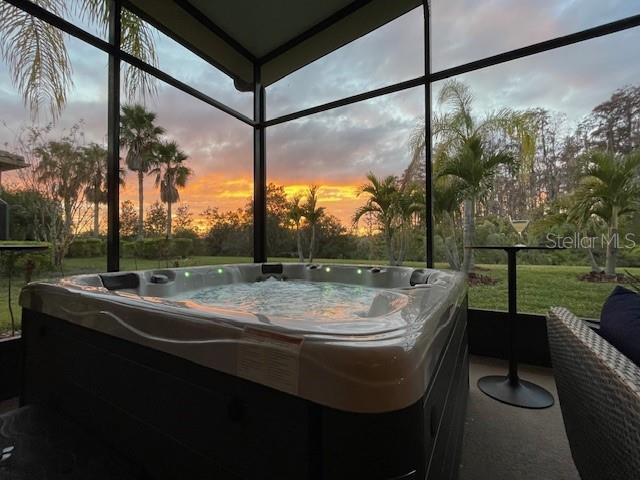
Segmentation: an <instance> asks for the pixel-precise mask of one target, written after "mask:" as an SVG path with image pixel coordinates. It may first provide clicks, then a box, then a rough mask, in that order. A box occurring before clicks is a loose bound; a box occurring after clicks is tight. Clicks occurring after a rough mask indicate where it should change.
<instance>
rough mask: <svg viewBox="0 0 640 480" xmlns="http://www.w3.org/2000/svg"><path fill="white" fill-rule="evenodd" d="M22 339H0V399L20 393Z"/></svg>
mask: <svg viewBox="0 0 640 480" xmlns="http://www.w3.org/2000/svg"><path fill="white" fill-rule="evenodd" d="M21 358H22V339H21V338H20V337H11V338H6V339H0V401H2V400H6V399H8V398H13V397H17V396H18V395H19V394H20V382H21V378H22V362H21Z"/></svg>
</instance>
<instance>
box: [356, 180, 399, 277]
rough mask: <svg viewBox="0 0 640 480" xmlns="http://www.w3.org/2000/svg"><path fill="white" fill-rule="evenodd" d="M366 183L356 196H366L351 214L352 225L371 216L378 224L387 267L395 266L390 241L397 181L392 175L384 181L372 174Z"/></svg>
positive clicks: (393, 227)
mask: <svg viewBox="0 0 640 480" xmlns="http://www.w3.org/2000/svg"><path fill="white" fill-rule="evenodd" d="M367 180H368V183H365V184H364V185H362V186H361V187H360V189H359V190H358V196H360V195H362V194H367V195H368V198H367V202H366V203H365V204H364V205H363V206H361V207H359V208H358V209H356V211H355V213H354V214H353V223H354V224H357V223H358V221H359V220H360V218H362V217H363V216H364V215H366V214H372V215H373V216H374V218H375V219H376V222H377V223H378V225H379V227H380V230H381V231H382V235H383V237H384V244H385V247H386V249H387V257H388V258H389V265H394V264H395V255H394V253H393V245H392V240H393V237H394V234H395V225H394V219H395V207H394V203H395V200H396V196H397V193H398V180H397V178H396V177H394V176H393V175H390V176H388V177H386V178H384V179H382V178H378V177H376V176H375V175H374V174H373V173H372V172H369V173H368V174H367Z"/></svg>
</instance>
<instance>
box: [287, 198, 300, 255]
mask: <svg viewBox="0 0 640 480" xmlns="http://www.w3.org/2000/svg"><path fill="white" fill-rule="evenodd" d="M301 200H302V197H301V196H300V195H294V197H293V198H292V199H291V201H290V202H289V205H288V206H289V211H288V213H287V216H288V218H289V221H290V222H292V223H293V224H294V225H295V227H296V245H297V248H298V261H299V262H304V253H303V251H302V231H301V229H300V227H301V224H302V219H303V218H304V210H303V209H302V205H300V201H301Z"/></svg>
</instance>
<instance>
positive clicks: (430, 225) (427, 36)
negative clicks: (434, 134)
mask: <svg viewBox="0 0 640 480" xmlns="http://www.w3.org/2000/svg"><path fill="white" fill-rule="evenodd" d="M422 6H423V9H424V76H425V83H424V130H425V132H424V158H425V199H426V205H425V215H424V216H425V236H426V242H425V249H426V252H425V255H426V261H427V268H433V263H434V251H433V236H434V231H433V229H434V222H433V163H432V162H433V159H432V143H431V79H430V77H431V11H430V10H429V1H428V0H424V1H423V2H422Z"/></svg>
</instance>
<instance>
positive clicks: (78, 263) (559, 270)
mask: <svg viewBox="0 0 640 480" xmlns="http://www.w3.org/2000/svg"><path fill="white" fill-rule="evenodd" d="M250 260H251V259H250V258H248V257H193V258H192V259H189V260H187V261H183V262H182V263H181V265H183V266H188V265H212V264H222V263H240V262H249V261H250ZM271 261H276V262H277V261H282V262H291V261H295V260H294V259H291V258H286V259H285V258H273V259H271ZM317 262H320V263H322V262H324V263H329V262H331V263H361V264H367V263H371V262H369V261H367V260H362V261H361V262H357V261H353V260H349V261H345V260H327V259H317ZM407 265H410V266H416V267H419V266H422V264H421V263H418V262H408V263H407ZM166 266H168V265H167V263H166V262H164V261H157V260H134V259H123V260H122V261H121V269H122V270H135V269H149V268H158V267H166ZM169 266H171V265H169ZM105 267H106V259H105V258H104V257H103V258H69V259H67V260H65V264H64V271H63V273H64V275H72V274H77V273H90V272H100V271H104V270H105ZM437 267H439V268H445V265H443V264H441V265H437ZM479 267H480V268H481V269H482V271H481V273H482V274H483V275H488V276H490V277H493V278H495V279H497V280H498V283H497V284H496V285H492V286H480V287H472V288H470V290H469V305H470V306H471V307H474V308H484V309H496V310H506V305H507V282H506V275H507V270H506V266H505V265H480V266H479ZM628 270H630V271H631V272H632V273H634V274H636V275H639V276H640V268H632V269H628ZM587 271H588V267H586V266H584V267H582V266H581V267H574V266H547V265H519V266H518V310H519V311H521V312H528V313H544V312H546V310H547V309H548V308H549V307H550V306H553V305H562V306H566V307H568V308H570V309H571V310H573V311H574V312H575V313H576V314H577V315H579V316H582V317H591V318H598V317H599V314H600V308H601V306H602V303H603V302H604V300H605V298H606V297H607V295H608V294H609V293H610V292H611V290H612V289H613V287H614V284H611V283H605V284H596V283H587V282H581V281H579V280H578V279H577V276H578V275H579V274H580V273H586V272H587ZM621 271H622V269H621ZM61 275H62V273H60V272H58V273H47V274H43V275H40V276H39V277H40V278H47V277H48V278H51V277H60V276H61ZM23 284H24V281H23V279H22V274H21V272H16V273H15V274H14V279H13V289H12V305H13V310H14V315H15V318H16V322H17V324H18V326H19V323H20V320H19V319H20V307H19V306H18V295H19V293H20V287H22V285H23ZM7 287H8V280H7V278H6V277H3V278H0V332H3V331H7V330H9V329H10V317H9V310H8V305H7V301H6V298H7Z"/></svg>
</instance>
